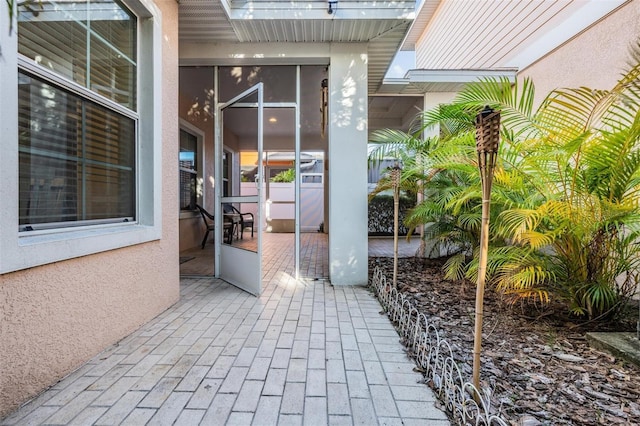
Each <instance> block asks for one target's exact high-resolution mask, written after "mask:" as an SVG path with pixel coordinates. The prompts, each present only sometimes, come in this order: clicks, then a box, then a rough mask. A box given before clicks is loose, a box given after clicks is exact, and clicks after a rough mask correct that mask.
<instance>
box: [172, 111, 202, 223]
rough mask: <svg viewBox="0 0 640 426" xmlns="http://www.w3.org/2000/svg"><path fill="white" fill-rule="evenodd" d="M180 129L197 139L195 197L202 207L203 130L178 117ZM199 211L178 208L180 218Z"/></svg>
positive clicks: (189, 216) (196, 214) (188, 216)
mask: <svg viewBox="0 0 640 426" xmlns="http://www.w3.org/2000/svg"><path fill="white" fill-rule="evenodd" d="M180 130H184V131H185V132H187V133H189V134H191V135H193V136H195V137H196V139H197V141H198V146H197V148H196V149H197V151H198V158H199V160H198V164H197V166H198V168H197V170H196V171H197V176H196V180H197V182H198V186H199V187H200V195H198V196H197V197H196V198H197V203H198V204H199V205H201V206H203V207H204V195H205V194H204V192H205V187H204V166H205V161H204V132H203V131H202V129H200V128H199V127H196V126H194V125H193V124H191V123H189V122H188V121H187V120H184V119H182V118H181V119H180ZM178 185H180V182H178ZM178 194H180V188H178ZM179 203H180V200H178V209H179V208H180V205H179ZM199 214H200V213H199V212H198V210H191V211H189V210H180V219H186V218H192V217H194V216H198V215H199Z"/></svg>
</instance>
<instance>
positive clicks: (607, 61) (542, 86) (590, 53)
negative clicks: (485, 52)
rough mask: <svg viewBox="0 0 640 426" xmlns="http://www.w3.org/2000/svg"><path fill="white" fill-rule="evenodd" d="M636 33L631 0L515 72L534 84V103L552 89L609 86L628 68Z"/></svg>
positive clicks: (637, 7)
mask: <svg viewBox="0 0 640 426" xmlns="http://www.w3.org/2000/svg"><path fill="white" fill-rule="evenodd" d="M639 36H640V0H633V1H631V2H629V3H627V4H626V5H624V6H622V7H621V8H619V9H618V10H616V11H615V12H613V13H611V14H610V15H609V16H607V17H606V18H604V19H603V20H601V21H600V22H598V23H596V24H595V25H593V26H592V27H591V28H589V29H587V30H586V31H584V32H582V33H581V34H579V35H578V36H576V37H575V38H574V39H572V40H570V41H569V42H567V43H565V44H564V45H562V46H561V47H559V48H558V49H556V50H554V51H553V52H551V53H549V54H548V55H546V56H544V57H543V58H542V59H540V60H538V61H537V62H535V63H534V64H532V65H530V66H529V67H527V68H525V69H523V70H522V71H521V72H520V73H519V75H518V76H519V78H524V77H530V78H532V79H533V82H534V83H535V87H536V104H539V103H540V102H541V101H542V100H543V99H544V97H545V96H546V95H547V94H548V93H549V92H550V91H551V90H553V89H556V88H559V87H580V86H586V87H590V88H594V89H610V88H611V87H613V86H614V85H615V84H616V82H617V81H618V79H619V77H620V75H621V74H622V72H623V71H624V70H625V69H626V68H628V66H627V61H628V59H629V55H628V52H629V46H630V45H631V44H632V43H636V42H637V41H638V37H639Z"/></svg>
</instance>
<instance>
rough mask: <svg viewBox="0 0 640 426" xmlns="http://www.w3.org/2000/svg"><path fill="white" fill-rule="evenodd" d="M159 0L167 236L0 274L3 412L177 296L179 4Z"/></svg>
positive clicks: (0, 402) (164, 228)
mask: <svg viewBox="0 0 640 426" xmlns="http://www.w3.org/2000/svg"><path fill="white" fill-rule="evenodd" d="M157 5H158V7H159V9H160V10H161V12H162V23H163V34H162V43H163V45H162V51H163V59H162V61H163V78H162V81H163V94H162V100H163V107H162V130H163V133H162V134H163V139H164V140H163V151H162V167H163V173H162V179H163V181H162V189H163V190H162V220H163V226H162V238H161V240H159V241H154V242H150V243H146V244H140V245H137V246H132V247H128V248H124V249H119V250H112V251H108V252H104V253H100V254H96V255H91V256H85V257H80V258H76V259H72V260H68V261H64V262H57V263H54V264H49V265H45V266H42V267H37V268H31V269H27V270H23V271H19V272H14V273H10V274H5V275H0V336H1V341H0V418H1V417H3V416H4V415H6V414H7V413H8V412H10V411H12V410H13V409H15V408H16V407H17V406H18V405H19V404H20V403H22V402H25V401H26V400H28V399H30V398H31V397H33V396H35V395H36V394H38V393H39V392H40V391H42V390H43V389H45V388H47V387H48V386H50V385H52V384H54V383H55V382H56V381H57V380H59V379H60V378H62V377H64V376H65V375H67V374H68V373H70V372H72V371H73V370H75V369H76V368H78V367H79V366H80V365H82V363H83V362H85V361H87V360H88V359H90V358H91V357H93V356H94V355H96V354H97V353H99V352H100V351H102V350H103V349H104V348H106V347H107V346H109V345H111V344H113V343H115V342H117V341H118V340H120V339H122V338H123V337H125V336H126V335H128V334H129V333H131V332H132V331H134V330H135V329H137V328H138V327H139V326H141V325H142V324H144V323H145V322H147V321H149V320H150V319H152V318H153V317H154V316H156V315H157V314H159V313H160V312H162V311H163V310H164V309H166V308H167V307H169V306H170V305H171V304H173V303H174V302H176V301H177V300H178V297H179V279H178V226H177V225H178V224H177V214H176V206H177V203H178V195H177V190H178V185H177V182H178V174H177V167H176V164H178V150H177V147H176V144H177V141H178V118H177V117H178V108H177V93H178V60H177V54H178V33H177V30H178V25H177V23H178V19H177V9H178V7H177V6H178V5H177V3H176V2H175V1H173V0H161V1H159V2H158V3H157Z"/></svg>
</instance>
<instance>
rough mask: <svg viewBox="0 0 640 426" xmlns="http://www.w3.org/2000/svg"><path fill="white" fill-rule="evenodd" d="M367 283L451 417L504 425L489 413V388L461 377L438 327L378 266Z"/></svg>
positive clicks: (467, 422) (465, 420)
mask: <svg viewBox="0 0 640 426" xmlns="http://www.w3.org/2000/svg"><path fill="white" fill-rule="evenodd" d="M370 285H371V287H373V290H374V291H375V293H376V296H377V297H378V300H379V301H380V303H381V304H382V306H383V307H384V309H385V310H386V311H387V315H388V316H389V318H390V319H391V321H393V322H394V324H395V325H396V327H397V329H398V332H400V333H401V335H402V336H403V337H404V338H405V341H406V342H407V345H408V346H410V348H411V349H412V350H413V352H414V354H415V358H416V362H417V363H418V365H419V366H420V367H421V368H422V369H423V371H424V374H425V376H426V377H427V379H430V380H431V381H432V383H433V387H434V390H435V391H436V393H437V395H438V398H439V399H440V400H441V401H442V402H443V403H444V405H445V407H446V409H447V410H448V411H449V413H450V414H451V415H452V416H453V418H454V420H456V421H457V422H459V423H460V424H463V425H476V426H480V425H485V426H492V425H497V426H508V423H507V422H506V421H505V420H503V419H502V418H500V417H499V415H496V414H491V412H490V409H491V390H490V389H483V390H481V391H478V389H476V387H475V386H474V385H473V384H472V383H470V382H468V381H465V380H464V379H463V377H462V372H461V371H460V369H459V367H458V364H457V363H456V362H455V360H454V359H453V353H452V351H451V347H450V346H449V343H447V341H446V340H444V339H442V338H440V334H439V332H438V330H437V329H436V328H435V327H434V326H433V325H431V324H430V323H429V320H428V318H427V316H426V315H425V314H423V313H420V312H419V311H418V309H416V307H415V306H414V305H413V303H412V302H411V301H410V300H408V299H407V298H406V297H405V295H404V294H402V293H400V292H399V291H398V290H397V289H395V288H393V286H391V285H390V283H389V284H388V283H387V278H386V277H385V275H384V274H383V273H382V270H381V269H380V268H379V267H376V268H375V270H374V272H373V278H372V280H371V283H370ZM474 395H479V396H480V397H479V398H478V399H479V401H476V400H474V398H473V396H474Z"/></svg>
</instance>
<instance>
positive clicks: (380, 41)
mask: <svg viewBox="0 0 640 426" xmlns="http://www.w3.org/2000/svg"><path fill="white" fill-rule="evenodd" d="M331 3H332V10H331V13H329V2H328V1H326V0H323V1H311V2H298V1H291V0H268V1H267V0H254V1H239V0H180V6H179V14H180V17H179V18H180V26H179V37H180V56H181V59H180V63H181V64H186V63H187V62H185V60H184V59H185V57H184V56H183V52H189V55H190V56H191V58H193V59H188V61H189V62H190V63H192V64H197V63H198V59H197V57H198V56H199V55H194V50H198V49H202V53H203V54H202V56H200V58H201V59H204V58H205V56H206V57H207V61H200V64H205V63H213V62H216V63H217V61H216V60H215V58H211V52H212V50H211V49H210V48H211V46H214V45H215V47H216V48H215V51H214V52H215V53H214V55H219V54H220V53H221V52H222V53H224V56H216V57H217V58H219V59H223V60H224V59H225V58H229V56H228V54H229V52H226V51H225V50H228V49H229V47H232V48H234V49H237V50H238V53H239V52H242V51H244V50H251V48H249V49H247V48H239V46H241V45H245V46H249V47H250V46H251V45H254V46H255V45H260V46H265V45H266V46H269V45H271V46H273V45H282V46H296V45H297V46H304V45H305V44H307V45H318V44H328V43H367V44H368V81H369V92H375V91H376V90H377V89H378V87H379V86H380V85H381V84H382V80H383V78H384V75H385V73H386V72H387V69H388V68H389V65H390V64H391V61H392V60H393V57H394V55H395V53H396V51H397V50H398V48H399V46H400V44H401V42H402V40H403V39H404V37H405V35H406V32H407V30H408V28H409V26H410V24H411V22H412V21H413V19H414V17H415V0H402V1H384V2H379V1H355V0H352V1H336V2H334V1H332V2H331ZM302 48H303V47H302ZM254 50H255V49H254ZM239 54H240V55H242V53H239ZM238 59H241V60H242V61H244V62H251V61H253V62H254V63H255V62H256V61H262V62H264V61H273V60H274V59H276V60H277V61H278V62H279V63H280V61H281V58H280V57H275V58H268V57H266V56H265V57H259V56H255V55H249V56H247V55H245V56H244V57H242V58H239V57H234V60H238Z"/></svg>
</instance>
